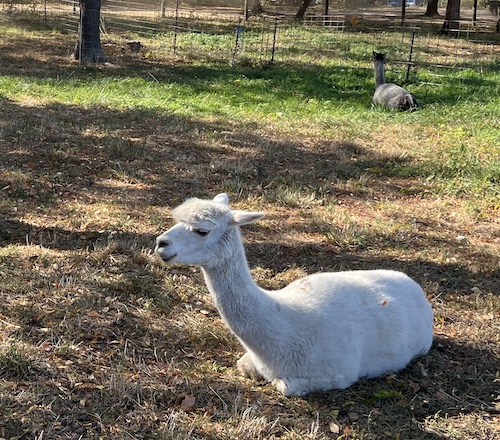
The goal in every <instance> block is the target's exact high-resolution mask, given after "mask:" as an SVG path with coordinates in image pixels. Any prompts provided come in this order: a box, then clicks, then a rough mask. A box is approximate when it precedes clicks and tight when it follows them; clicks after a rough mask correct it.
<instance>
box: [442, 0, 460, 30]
mask: <svg viewBox="0 0 500 440" xmlns="http://www.w3.org/2000/svg"><path fill="white" fill-rule="evenodd" d="M459 20H460V0H448V4H447V5H446V15H445V16H444V23H443V27H442V28H441V33H443V34H447V35H452V36H453V35H456V32H453V31H456V30H458V29H460V22H459Z"/></svg>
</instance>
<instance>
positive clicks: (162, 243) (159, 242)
mask: <svg viewBox="0 0 500 440" xmlns="http://www.w3.org/2000/svg"><path fill="white" fill-rule="evenodd" d="M169 244H170V242H169V241H168V240H167V239H166V238H162V237H161V236H159V237H158V238H157V239H156V249H160V248H166V247H168V246H169Z"/></svg>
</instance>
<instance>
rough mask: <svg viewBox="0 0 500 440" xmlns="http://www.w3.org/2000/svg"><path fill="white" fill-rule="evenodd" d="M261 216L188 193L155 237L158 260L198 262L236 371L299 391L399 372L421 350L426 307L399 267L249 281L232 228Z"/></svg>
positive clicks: (427, 340) (220, 198)
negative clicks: (269, 284)
mask: <svg viewBox="0 0 500 440" xmlns="http://www.w3.org/2000/svg"><path fill="white" fill-rule="evenodd" d="M263 216H264V215H263V214H262V213H259V212H246V211H239V210H232V209H231V208H230V207H229V201H228V197H227V195H226V194H219V195H217V196H216V197H214V199H213V200H201V199H198V198H191V199H188V200H187V201H185V202H184V203H183V204H182V205H180V206H178V207H177V208H175V209H174V210H173V217H174V219H175V221H176V225H175V226H173V227H172V228H171V229H169V230H168V231H166V232H164V233H163V234H161V235H160V236H158V237H157V239H156V248H155V252H156V253H157V254H158V255H159V256H160V257H161V258H162V259H163V261H164V262H165V263H168V264H174V263H184V264H189V265H197V266H201V269H202V272H203V275H204V277H205V281H206V284H207V287H208V290H209V291H210V294H211V296H212V299H213V301H214V303H215V306H216V307H217V309H218V310H219V313H220V316H221V318H222V320H223V321H224V323H225V324H226V325H227V326H228V327H229V328H230V329H231V331H232V332H233V333H234V334H235V335H236V337H237V338H238V339H239V341H240V342H241V344H242V345H243V347H244V348H245V350H246V353H245V354H244V355H243V356H242V357H241V359H240V360H239V361H238V367H239V369H240V370H241V371H242V372H243V373H244V374H245V375H247V376H248V377H250V378H253V379H262V378H263V379H266V380H268V381H271V382H272V384H273V385H274V386H275V387H276V388H277V389H278V390H279V391H281V392H282V393H283V394H284V395H286V396H301V395H304V394H307V393H309V392H311V391H315V390H330V389H334V388H339V389H343V388H346V387H348V386H350V385H351V384H353V383H354V382H356V381H357V380H358V379H359V378H362V377H376V376H380V375H384V374H386V373H388V372H394V371H398V370H401V369H402V368H404V367H405V366H406V365H407V364H408V363H409V362H410V361H411V360H412V359H413V358H415V357H416V356H419V355H422V354H425V353H427V351H428V350H429V348H430V346H431V344H432V323H433V313H432V309H431V306H430V304H429V302H428V301H427V299H426V297H425V294H424V292H423V291H422V289H421V288H420V286H419V285H418V284H417V283H416V282H415V281H413V280H412V279H410V278H409V277H408V276H406V275H404V274H403V273H400V272H395V271H390V270H372V271H352V272H329V273H317V274H315V275H310V276H307V277H305V278H302V279H299V280H297V281H294V282H292V283H291V284H290V285H288V286H286V287H285V288H283V289H281V290H277V291H269V290H264V289H261V288H260V287H259V286H257V284H256V283H255V282H254V280H253V279H252V276H251V273H250V270H249V268H248V264H247V259H246V256H245V250H244V248H243V244H242V240H241V235H240V228H239V227H240V226H243V225H246V224H249V223H253V222H255V221H257V220H259V219H261V218H262V217H263Z"/></svg>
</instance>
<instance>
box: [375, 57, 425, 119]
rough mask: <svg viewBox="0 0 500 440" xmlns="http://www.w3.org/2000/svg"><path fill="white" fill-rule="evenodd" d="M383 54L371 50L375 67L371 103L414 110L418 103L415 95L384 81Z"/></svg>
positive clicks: (395, 108)
mask: <svg viewBox="0 0 500 440" xmlns="http://www.w3.org/2000/svg"><path fill="white" fill-rule="evenodd" d="M384 63H385V54H383V53H379V52H373V65H374V69H375V93H374V94H373V103H374V104H378V105H382V106H384V107H387V108H388V109H390V110H416V109H417V108H418V103H417V100H416V99H415V97H414V96H413V95H412V94H411V93H410V92H408V91H407V90H405V89H404V88H403V87H401V86H398V85H397V84H394V83H386V82H385V66H384Z"/></svg>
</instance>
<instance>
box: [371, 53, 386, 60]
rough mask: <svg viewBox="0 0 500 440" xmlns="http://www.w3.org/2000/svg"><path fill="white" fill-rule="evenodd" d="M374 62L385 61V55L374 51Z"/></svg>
mask: <svg viewBox="0 0 500 440" xmlns="http://www.w3.org/2000/svg"><path fill="white" fill-rule="evenodd" d="M373 61H382V62H384V61H385V53H380V52H375V51H373Z"/></svg>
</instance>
